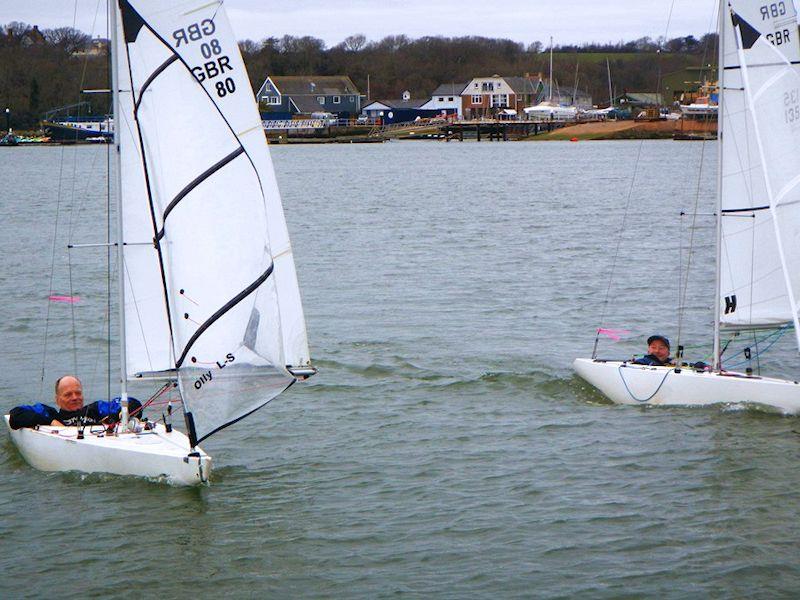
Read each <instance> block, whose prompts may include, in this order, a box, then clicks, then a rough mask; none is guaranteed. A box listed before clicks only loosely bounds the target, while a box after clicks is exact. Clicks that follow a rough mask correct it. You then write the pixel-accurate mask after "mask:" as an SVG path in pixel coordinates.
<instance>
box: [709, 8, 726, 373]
mask: <svg viewBox="0 0 800 600" xmlns="http://www.w3.org/2000/svg"><path fill="white" fill-rule="evenodd" d="M726 2H727V0H719V17H718V20H719V36H718V38H717V45H718V46H719V47H718V48H717V55H718V57H717V61H718V63H717V71H718V73H719V75H718V80H717V144H718V151H717V243H716V255H717V256H716V260H715V264H716V269H715V271H714V355H713V360H712V368H713V369H714V370H715V371H719V370H721V365H720V356H719V348H720V343H719V321H720V316H721V315H720V303H719V297H720V294H721V293H722V277H721V276H720V269H721V268H722V123H723V122H724V121H725V119H724V116H723V112H724V110H725V109H724V105H723V98H722V97H723V94H724V91H723V90H724V89H725V83H724V81H723V79H724V76H725V21H724V19H725V3H726Z"/></svg>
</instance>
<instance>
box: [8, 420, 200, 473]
mask: <svg viewBox="0 0 800 600" xmlns="http://www.w3.org/2000/svg"><path fill="white" fill-rule="evenodd" d="M5 422H6V427H8V430H9V432H10V434H11V440H12V441H13V442H14V444H15V445H16V446H17V448H18V449H19V451H20V453H21V454H22V456H23V457H24V458H25V460H26V461H28V463H29V464H30V465H31V466H32V467H34V468H36V469H39V470H41V471H80V472H83V473H113V474H115V475H134V476H137V477H148V478H157V479H165V480H167V481H168V482H170V483H174V484H179V485H195V484H198V483H204V482H206V481H208V476H209V473H210V472H211V457H210V456H208V455H207V454H206V453H205V452H203V451H202V450H200V448H195V450H196V452H197V456H189V453H190V451H191V449H190V447H189V438H187V437H186V436H185V435H184V434H183V433H181V432H180V431H177V430H174V429H173V430H172V431H171V432H170V433H167V432H166V429H165V428H164V426H163V425H162V424H160V423H159V424H157V425H156V429H155V430H153V431H144V432H142V433H138V434H137V433H125V434H122V435H119V436H115V435H108V436H106V435H102V436H99V435H96V434H95V433H92V432H99V431H101V430H102V427H100V426H88V425H87V426H86V428H85V429H84V439H82V440H79V439H78V428H77V427H49V426H42V427H39V428H38V429H30V428H23V429H16V430H14V429H11V427H10V425H9V417H8V415H5Z"/></svg>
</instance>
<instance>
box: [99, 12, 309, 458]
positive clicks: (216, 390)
mask: <svg viewBox="0 0 800 600" xmlns="http://www.w3.org/2000/svg"><path fill="white" fill-rule="evenodd" d="M119 10H120V17H121V18H120V19H119V23H120V29H119V34H120V35H119V36H118V37H119V40H120V42H119V43H120V46H121V47H120V48H117V49H114V50H115V51H114V55H115V57H116V60H118V61H119V62H118V67H119V70H120V89H121V92H120V104H121V106H120V110H119V113H120V114H119V116H118V122H119V136H120V148H121V154H122V157H121V176H122V183H121V187H122V193H121V197H122V207H123V208H122V211H123V212H122V215H123V231H124V240H125V243H126V244H128V245H126V247H125V252H124V255H125V265H124V269H125V281H126V290H125V307H124V309H125V324H126V330H127V333H126V348H127V360H126V363H127V374H128V377H135V376H136V375H137V374H140V373H142V372H147V371H164V370H170V369H177V373H178V380H179V384H180V389H181V394H182V396H183V399H184V402H185V403H186V407H187V409H188V411H189V413H190V414H191V415H192V416H193V421H194V428H195V431H194V432H193V433H195V434H196V435H194V436H192V437H193V440H192V441H193V443H197V442H199V441H200V440H202V439H203V438H205V437H207V436H208V435H210V434H211V433H213V432H214V431H216V430H218V429H220V428H222V427H224V426H226V425H228V424H230V423H232V422H234V421H236V420H238V419H240V418H242V417H243V416H245V415H247V414H248V413H250V412H252V411H253V410H255V409H257V408H259V407H260V406H262V405H264V404H265V403H267V402H269V400H271V399H272V398H273V397H275V396H276V395H278V394H279V393H280V392H281V391H283V390H284V389H285V388H286V387H287V386H289V385H291V383H292V382H293V381H294V377H293V376H292V374H291V373H290V372H289V371H288V370H287V366H302V365H308V364H309V355H308V354H309V353H308V343H307V339H306V329H305V320H304V317H303V312H302V307H301V303H300V293H299V289H298V285H297V277H296V273H295V267H294V260H293V257H292V250H291V246H290V244H289V236H288V233H287V229H286V223H285V220H284V216H283V209H282V206H281V201H280V197H279V194H278V191H277V184H276V181H275V176H274V172H273V169H272V164H271V161H270V158H269V153H268V150H267V147H266V142H265V138H264V133H263V130H262V128H261V122H260V119H259V115H258V111H257V109H256V105H255V102H254V100H253V94H252V91H251V88H250V83H249V80H248V77H247V73H246V71H245V67H244V63H243V61H242V58H241V55H240V53H239V49H238V46H237V43H236V40H235V38H234V36H233V33H232V31H231V29H230V26H229V23H228V20H227V18H226V16H225V11H224V8H223V6H222V3H220V2H208V1H207V0H201V1H197V0H193V1H187V2H177V3H173V2H170V3H165V2H163V1H162V0H130V1H128V0H120V1H119ZM154 240H155V243H153V242H154Z"/></svg>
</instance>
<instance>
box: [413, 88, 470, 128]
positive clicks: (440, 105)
mask: <svg viewBox="0 0 800 600" xmlns="http://www.w3.org/2000/svg"><path fill="white" fill-rule="evenodd" d="M465 87H467V84H466V83H443V84H442V85H440V86H439V87H438V88H436V89H435V90H434V91H433V93H432V94H431V99H430V100H428V101H427V102H426V103H425V104H423V105H422V106H421V107H420V108H424V109H429V110H442V111H447V112H453V111H456V113H457V114H458V118H459V119H461V118H462V117H463V116H464V110H463V108H462V103H461V92H463V91H464V88H465Z"/></svg>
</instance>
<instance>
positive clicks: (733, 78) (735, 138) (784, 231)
mask: <svg viewBox="0 0 800 600" xmlns="http://www.w3.org/2000/svg"><path fill="white" fill-rule="evenodd" d="M723 1H725V0H723ZM726 4H727V10H725V9H723V11H722V14H723V18H722V21H723V22H722V24H721V25H722V27H723V28H724V31H723V32H722V38H723V40H724V42H723V43H724V46H723V53H722V54H723V66H724V73H723V74H722V75H723V76H722V78H721V80H722V81H724V89H723V103H722V117H721V118H722V119H723V122H722V128H721V131H722V134H721V137H722V139H721V144H722V147H721V152H722V159H721V170H722V176H721V186H720V208H721V214H722V217H721V228H722V230H721V247H720V265H719V268H720V298H719V302H720V322H721V324H722V325H723V326H724V327H731V328H758V327H770V326H779V325H783V324H786V323H795V325H797V302H796V301H797V299H798V298H800V243H798V242H800V152H798V151H797V150H798V148H800V73H799V72H798V63H800V44H799V43H798V26H797V14H796V11H795V8H794V5H793V3H792V2H791V0H788V1H786V2H775V3H756V2H748V1H745V0H729V1H728V2H727V3H726ZM796 329H800V328H796ZM798 335H800V331H798ZM799 339H800V338H799Z"/></svg>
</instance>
